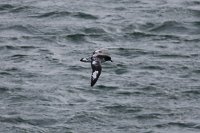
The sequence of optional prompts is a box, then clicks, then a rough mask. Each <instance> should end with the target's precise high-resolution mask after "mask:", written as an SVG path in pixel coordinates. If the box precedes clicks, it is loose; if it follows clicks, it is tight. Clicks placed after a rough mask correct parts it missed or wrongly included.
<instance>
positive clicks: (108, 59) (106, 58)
mask: <svg viewBox="0 0 200 133" xmlns="http://www.w3.org/2000/svg"><path fill="white" fill-rule="evenodd" d="M105 61H111V62H113V61H112V59H111V57H110V56H106V57H105Z"/></svg>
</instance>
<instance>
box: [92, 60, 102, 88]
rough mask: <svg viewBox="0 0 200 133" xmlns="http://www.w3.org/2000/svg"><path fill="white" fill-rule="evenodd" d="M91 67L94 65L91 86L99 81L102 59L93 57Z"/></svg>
mask: <svg viewBox="0 0 200 133" xmlns="http://www.w3.org/2000/svg"><path fill="white" fill-rule="evenodd" d="M91 67H92V75H91V86H94V84H95V83H96V82H97V80H98V78H99V76H100V74H101V69H102V68H101V63H100V61H99V60H98V59H97V58H95V57H93V58H92V61H91Z"/></svg>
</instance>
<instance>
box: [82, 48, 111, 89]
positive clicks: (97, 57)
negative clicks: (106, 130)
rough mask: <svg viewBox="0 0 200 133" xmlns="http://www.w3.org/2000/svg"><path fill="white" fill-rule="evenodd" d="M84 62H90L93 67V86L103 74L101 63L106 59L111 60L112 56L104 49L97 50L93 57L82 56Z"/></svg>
mask: <svg viewBox="0 0 200 133" xmlns="http://www.w3.org/2000/svg"><path fill="white" fill-rule="evenodd" d="M80 61H82V62H90V63H91V68H92V75H91V86H94V84H95V83H96V82H97V80H98V78H99V76H100V75H101V70H102V67H101V63H103V62H106V61H111V62H112V60H111V57H110V56H109V55H108V54H107V53H105V52H104V51H103V50H96V51H94V52H93V55H92V57H89V58H81V60H80Z"/></svg>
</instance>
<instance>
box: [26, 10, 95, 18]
mask: <svg viewBox="0 0 200 133" xmlns="http://www.w3.org/2000/svg"><path fill="white" fill-rule="evenodd" d="M65 16H70V17H76V18H82V19H98V17H97V16H96V15H92V14H89V13H84V12H68V11H52V12H46V13H41V14H38V15H34V16H30V17H35V18H48V17H51V18H56V17H65Z"/></svg>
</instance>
